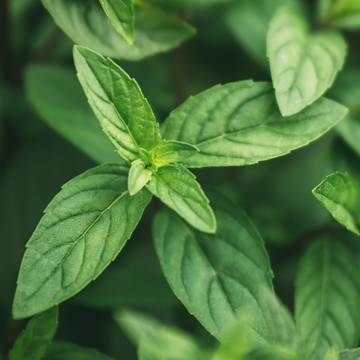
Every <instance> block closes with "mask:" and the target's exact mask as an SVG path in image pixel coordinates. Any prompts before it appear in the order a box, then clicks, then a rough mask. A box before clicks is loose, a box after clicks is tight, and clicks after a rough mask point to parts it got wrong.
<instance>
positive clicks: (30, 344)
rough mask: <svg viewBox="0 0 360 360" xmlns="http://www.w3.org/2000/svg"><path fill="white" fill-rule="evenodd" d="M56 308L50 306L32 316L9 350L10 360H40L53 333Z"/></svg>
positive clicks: (55, 325)
mask: <svg viewBox="0 0 360 360" xmlns="http://www.w3.org/2000/svg"><path fill="white" fill-rule="evenodd" d="M57 325H58V309H57V308H56V307H55V308H52V309H50V310H47V311H46V312H43V313H41V314H39V315H37V316H35V317H33V318H32V319H31V320H30V321H29V322H28V324H27V325H26V328H25V330H23V332H22V333H21V334H20V335H19V337H18V338H17V339H16V342H15V345H14V347H13V348H12V350H11V351H10V354H9V359H10V360H29V359H31V360H41V359H43V358H44V355H45V354H46V351H47V349H48V347H49V345H50V343H51V341H52V339H53V337H54V335H55V332H56V329H57Z"/></svg>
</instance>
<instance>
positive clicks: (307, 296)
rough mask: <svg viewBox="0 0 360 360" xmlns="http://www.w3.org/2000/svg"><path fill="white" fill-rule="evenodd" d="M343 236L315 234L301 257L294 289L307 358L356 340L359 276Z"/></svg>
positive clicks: (298, 319) (359, 313)
mask: <svg viewBox="0 0 360 360" xmlns="http://www.w3.org/2000/svg"><path fill="white" fill-rule="evenodd" d="M356 256H358V255H355V254H354V253H353V249H352V247H351V246H350V244H349V243H348V242H347V241H346V239H340V240H337V239H335V238H328V237H323V238H319V239H318V240H317V241H316V242H315V243H314V244H312V245H311V246H310V248H309V249H308V250H307V252H306V254H305V256H304V258H303V259H302V260H301V263H300V266H299V270H298V275H297V280H296V293H295V313H296V323H297V327H298V330H299V333H300V334H301V336H302V338H303V340H304V341H305V343H306V348H307V349H308V358H309V359H310V360H311V359H322V358H323V357H324V356H325V355H326V353H327V352H328V351H330V350H331V349H332V348H335V349H336V350H341V349H345V348H351V347H354V346H355V345H357V343H358V341H359V336H360V332H359V317H360V312H359V307H358V306H357V302H358V299H359V289H360V288H359V277H358V274H357V269H356V267H354V264H356V261H357V260H356Z"/></svg>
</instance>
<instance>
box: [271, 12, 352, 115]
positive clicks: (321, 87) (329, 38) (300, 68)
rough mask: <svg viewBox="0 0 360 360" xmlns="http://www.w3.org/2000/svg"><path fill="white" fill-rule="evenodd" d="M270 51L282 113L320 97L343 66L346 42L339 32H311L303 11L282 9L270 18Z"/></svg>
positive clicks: (301, 106) (298, 109)
mask: <svg viewBox="0 0 360 360" xmlns="http://www.w3.org/2000/svg"><path fill="white" fill-rule="evenodd" d="M267 54H268V57H269V60H270V68H271V76H272V79H273V82H274V88H275V94H276V99H277V102H278V104H279V107H280V111H281V113H282V115H283V116H290V115H294V114H297V113H298V112H299V111H301V110H303V109H304V108H306V107H307V106H309V105H311V104H312V103H313V102H314V101H316V100H317V99H319V98H320V97H321V96H322V95H323V94H324V93H325V91H326V90H327V89H328V88H329V87H330V86H331V85H332V84H333V82H334V80H335V77H336V75H337V73H338V72H339V70H341V68H342V67H343V65H344V61H345V56H346V43H345V41H344V39H343V37H342V36H341V35H340V34H339V33H336V32H326V31H323V32H318V33H310V31H309V29H308V25H307V23H306V20H305V19H304V18H303V16H302V14H301V13H300V12H298V11H296V10H293V9H290V8H286V7H284V8H281V9H279V10H278V11H277V13H276V14H275V16H274V17H273V19H272V20H271V23H270V27H269V31H268V36H267Z"/></svg>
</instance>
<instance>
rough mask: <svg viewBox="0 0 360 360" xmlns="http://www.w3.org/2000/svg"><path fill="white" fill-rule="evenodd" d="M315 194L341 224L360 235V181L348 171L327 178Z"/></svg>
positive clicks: (314, 191)
mask: <svg viewBox="0 0 360 360" xmlns="http://www.w3.org/2000/svg"><path fill="white" fill-rule="evenodd" d="M313 194H314V196H315V197H316V198H317V199H318V200H319V201H320V202H321V203H322V204H323V205H324V207H325V208H326V209H327V210H328V211H329V213H330V214H331V215H332V216H333V217H334V219H335V220H336V221H338V222H339V223H340V224H341V225H343V226H345V227H346V228H347V229H348V230H349V231H351V232H353V233H354V234H356V235H360V183H359V182H358V181H357V180H355V179H353V178H352V177H351V176H350V175H349V174H348V173H346V172H336V173H334V174H331V175H329V176H327V177H326V178H325V180H323V181H322V182H321V183H320V184H319V185H318V186H317V187H316V188H315V189H314V190H313Z"/></svg>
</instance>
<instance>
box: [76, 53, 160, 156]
mask: <svg viewBox="0 0 360 360" xmlns="http://www.w3.org/2000/svg"><path fill="white" fill-rule="evenodd" d="M74 59H75V66H76V69H77V72H78V76H79V80H80V83H81V85H82V87H83V89H84V91H85V94H86V96H87V98H88V100H89V103H90V105H91V106H92V108H93V110H94V112H95V114H96V116H97V117H98V119H99V121H100V124H101V126H102V128H103V130H104V132H105V133H106V135H107V136H108V137H109V138H110V140H111V141H112V142H113V144H114V145H115V147H116V148H117V150H118V152H119V154H120V155H121V156H122V157H123V158H125V159H126V160H128V161H132V160H136V158H137V157H138V147H142V148H144V149H151V148H153V147H154V146H155V145H156V144H157V143H158V142H159V141H160V130H159V125H158V123H157V122H156V119H155V115H154V113H153V111H152V109H151V107H150V105H149V103H148V101H147V100H146V99H145V97H144V96H143V94H142V92H141V90H140V87H139V85H138V84H137V82H136V81H135V80H134V79H132V78H130V77H129V75H128V74H127V73H126V72H125V71H124V70H122V69H121V68H120V67H119V66H118V65H117V64H115V63H114V62H113V61H112V60H111V59H109V58H105V57H103V56H102V55H100V54H97V53H95V52H93V51H92V50H90V49H86V48H83V47H79V46H75V47H74Z"/></svg>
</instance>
